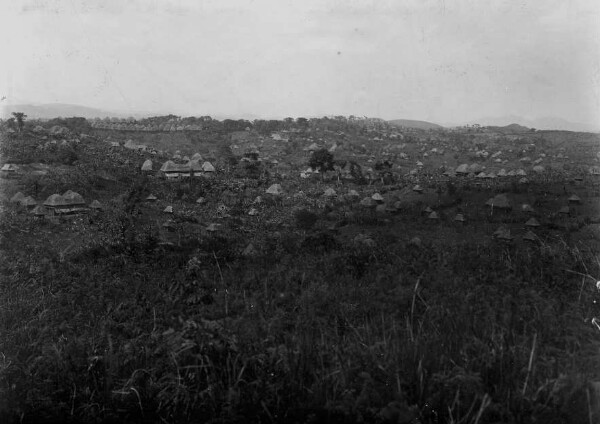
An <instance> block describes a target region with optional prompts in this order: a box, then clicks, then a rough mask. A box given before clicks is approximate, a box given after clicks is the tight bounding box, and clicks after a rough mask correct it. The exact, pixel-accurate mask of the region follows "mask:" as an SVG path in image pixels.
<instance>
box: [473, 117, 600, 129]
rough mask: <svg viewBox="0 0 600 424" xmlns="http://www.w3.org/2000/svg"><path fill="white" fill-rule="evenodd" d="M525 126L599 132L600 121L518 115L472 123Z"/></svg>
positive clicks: (479, 120) (496, 125) (490, 118)
mask: <svg viewBox="0 0 600 424" xmlns="http://www.w3.org/2000/svg"><path fill="white" fill-rule="evenodd" d="M515 122H516V123H517V124H519V125H522V126H525V127H527V128H535V129H537V130H563V131H577V132H599V131H600V120H599V121H598V122H597V123H596V124H592V123H582V122H571V121H567V120H566V119H563V118H557V117H544V118H536V119H527V118H523V117H520V116H516V115H508V116H502V117H487V118H481V119H478V120H476V121H472V122H470V123H477V124H480V125H481V126H484V127H485V126H495V127H503V126H507V125H509V124H512V123H515Z"/></svg>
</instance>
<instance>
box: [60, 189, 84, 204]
mask: <svg viewBox="0 0 600 424" xmlns="http://www.w3.org/2000/svg"><path fill="white" fill-rule="evenodd" d="M62 197H63V199H64V200H65V204H66V205H85V200H84V199H83V196H82V195H81V194H79V193H77V192H74V191H73V190H67V191H66V192H65V193H64V194H63V195H62Z"/></svg>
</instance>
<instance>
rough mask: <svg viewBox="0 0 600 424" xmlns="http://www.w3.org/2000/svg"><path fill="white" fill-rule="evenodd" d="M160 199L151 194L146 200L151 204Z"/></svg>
mask: <svg viewBox="0 0 600 424" xmlns="http://www.w3.org/2000/svg"><path fill="white" fill-rule="evenodd" d="M157 199H158V197H156V196H155V195H154V194H150V195H148V197H146V200H147V201H149V202H154V201H156V200H157Z"/></svg>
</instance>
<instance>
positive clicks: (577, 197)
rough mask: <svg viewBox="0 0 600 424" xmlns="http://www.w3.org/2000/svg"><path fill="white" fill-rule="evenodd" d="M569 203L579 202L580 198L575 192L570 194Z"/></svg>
mask: <svg viewBox="0 0 600 424" xmlns="http://www.w3.org/2000/svg"><path fill="white" fill-rule="evenodd" d="M569 203H581V198H580V197H579V196H578V195H576V194H572V195H571V196H570V197H569Z"/></svg>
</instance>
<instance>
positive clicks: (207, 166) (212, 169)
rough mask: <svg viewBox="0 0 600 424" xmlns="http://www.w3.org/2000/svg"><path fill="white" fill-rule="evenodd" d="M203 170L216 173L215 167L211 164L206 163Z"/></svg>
mask: <svg viewBox="0 0 600 424" xmlns="http://www.w3.org/2000/svg"><path fill="white" fill-rule="evenodd" d="M202 170H203V171H204V172H215V167H214V166H213V165H212V163H210V162H204V163H203V164H202Z"/></svg>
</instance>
